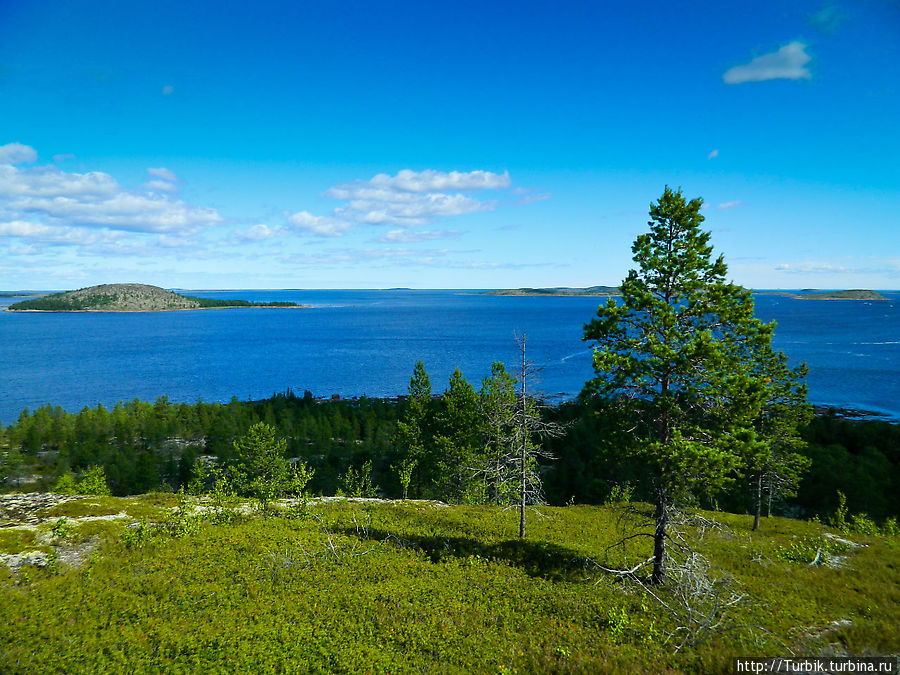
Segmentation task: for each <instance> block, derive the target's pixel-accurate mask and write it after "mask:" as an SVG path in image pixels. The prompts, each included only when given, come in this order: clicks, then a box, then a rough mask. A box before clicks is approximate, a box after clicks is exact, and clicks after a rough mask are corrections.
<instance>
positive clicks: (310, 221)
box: [287, 211, 353, 237]
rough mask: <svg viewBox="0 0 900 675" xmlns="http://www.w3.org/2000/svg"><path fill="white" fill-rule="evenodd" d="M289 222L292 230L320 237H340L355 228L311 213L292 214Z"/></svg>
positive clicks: (337, 220)
mask: <svg viewBox="0 0 900 675" xmlns="http://www.w3.org/2000/svg"><path fill="white" fill-rule="evenodd" d="M287 220H288V224H289V225H290V226H291V227H292V228H294V229H296V230H300V231H302V232H306V233H307V234H310V235H314V236H318V237H339V236H341V235H342V234H343V233H344V232H346V231H347V230H349V229H350V228H351V227H353V225H352V223H348V222H347V221H345V220H341V219H339V218H330V217H328V216H314V215H313V214H311V213H310V212H309V211H299V212H297V213H294V214H291V215H290V216H288V219H287Z"/></svg>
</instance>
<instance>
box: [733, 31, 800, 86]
mask: <svg viewBox="0 0 900 675" xmlns="http://www.w3.org/2000/svg"><path fill="white" fill-rule="evenodd" d="M811 60H812V57H810V56H809V55H808V54H807V53H806V45H805V44H804V43H802V42H797V41H795V42H790V43H788V44H786V45H785V46H784V47H781V48H780V49H779V50H778V51H777V52H772V53H771V54H763V55H762V56H757V57H756V58H755V59H753V60H752V61H750V63H747V64H745V65H741V66H734V67H733V68H730V69H728V70H727V71H726V72H725V74H724V75H723V76H722V80H723V81H724V82H725V83H726V84H741V83H743V82H765V81H766V80H808V79H810V78H811V77H812V74H811V73H810V72H809V70H808V69H807V68H806V64H807V63H809V62H810V61H811Z"/></svg>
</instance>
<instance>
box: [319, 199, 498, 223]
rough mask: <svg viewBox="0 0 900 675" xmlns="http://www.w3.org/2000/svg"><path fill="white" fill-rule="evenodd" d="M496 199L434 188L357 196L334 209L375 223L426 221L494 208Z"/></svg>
mask: <svg viewBox="0 0 900 675" xmlns="http://www.w3.org/2000/svg"><path fill="white" fill-rule="evenodd" d="M495 204H496V202H482V201H480V200H478V199H474V198H472V197H467V196H465V195H461V194H454V195H448V194H444V193H440V192H433V193H429V194H422V195H411V194H406V193H398V194H396V195H395V198H388V197H385V199H382V200H375V199H355V200H352V201H350V202H349V203H348V204H347V206H343V207H340V208H338V209H335V214H336V215H338V216H339V217H342V218H346V219H349V220H353V221H356V222H360V223H369V224H372V225H384V224H388V225H401V226H404V227H415V226H416V225H425V224H427V223H429V222H431V221H432V220H433V219H434V218H436V217H438V216H460V215H464V214H467V213H476V212H479V211H491V210H493V208H494V206H495Z"/></svg>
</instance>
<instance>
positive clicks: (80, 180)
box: [0, 165, 222, 232]
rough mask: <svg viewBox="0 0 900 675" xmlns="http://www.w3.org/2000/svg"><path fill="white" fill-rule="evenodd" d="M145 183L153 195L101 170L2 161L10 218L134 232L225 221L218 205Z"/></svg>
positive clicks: (4, 206)
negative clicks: (194, 203) (199, 203)
mask: <svg viewBox="0 0 900 675" xmlns="http://www.w3.org/2000/svg"><path fill="white" fill-rule="evenodd" d="M164 171H168V170H164ZM169 174H171V172H169ZM151 175H153V174H151ZM171 175H172V176H174V174H171ZM144 187H145V188H146V189H151V190H154V193H151V194H146V193H137V192H133V191H131V190H127V189H125V188H123V187H122V186H121V185H119V184H118V182H116V180H115V179H114V178H113V177H112V176H110V175H109V174H106V173H103V172H100V171H91V172H88V173H72V172H66V171H61V170H60V169H58V168H57V167H54V166H44V167H34V168H27V169H19V168H17V167H14V166H11V165H0V212H5V213H7V214H10V215H11V217H10V218H9V219H10V220H16V219H18V220H35V219H36V220H38V221H42V222H44V224H46V225H55V226H71V225H77V226H83V227H88V228H107V229H111V230H127V231H135V232H178V231H195V230H198V229H201V228H205V227H209V226H211V225H215V224H216V223H219V222H221V220H222V218H221V217H220V216H219V214H218V213H217V212H216V210H215V209H211V208H202V207H196V206H191V205H189V204H186V203H184V202H183V201H181V200H178V199H174V198H172V197H170V196H168V195H165V194H159V192H167V191H170V190H171V189H172V188H173V186H172V185H171V183H169V182H167V181H161V180H157V181H151V182H150V183H148V184H146V185H145V186H144Z"/></svg>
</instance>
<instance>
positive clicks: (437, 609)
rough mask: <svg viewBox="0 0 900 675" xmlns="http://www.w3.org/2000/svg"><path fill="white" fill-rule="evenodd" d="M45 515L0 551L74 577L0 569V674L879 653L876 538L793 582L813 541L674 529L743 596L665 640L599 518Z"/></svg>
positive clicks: (898, 647) (888, 605)
mask: <svg viewBox="0 0 900 675" xmlns="http://www.w3.org/2000/svg"><path fill="white" fill-rule="evenodd" d="M89 504H95V505H96V506H93V507H90V506H88V505H89ZM92 509H94V511H92ZM173 509H175V510H173ZM50 511H51V512H48V513H47V514H45V516H46V518H47V520H46V521H45V522H44V523H42V524H40V525H38V529H37V530H17V529H7V530H5V531H0V535H2V536H0V553H21V552H22V551H25V550H37V549H41V550H46V548H47V544H46V543H45V544H44V545H42V546H37V545H36V542H37V539H36V537H37V538H38V539H42V540H43V541H45V542H50V545H54V544H61V543H63V542H65V544H66V545H69V546H72V545H75V543H77V542H81V541H89V540H90V541H93V542H96V547H95V548H94V549H93V553H92V554H91V555H90V557H89V558H87V560H86V561H85V562H82V563H81V564H80V566H77V567H73V566H69V565H66V564H51V565H48V566H46V567H43V568H36V567H23V568H22V569H21V570H20V571H19V572H17V573H16V574H12V573H8V572H6V571H5V570H3V569H0V615H2V616H3V618H4V624H5V626H4V628H3V629H2V630H0V672H4V673H98V672H107V673H161V672H163V673H207V672H210V673H216V672H223V673H224V672H230V673H243V672H248V673H249V672H253V673H269V672H271V673H298V672H321V673H332V672H350V673H356V672H365V673H406V672H410V673H421V672H432V673H457V672H471V673H512V672H518V673H555V672H558V673H565V672H610V673H648V672H649V673H665V672H689V673H730V672H732V661H731V659H732V658H733V657H735V656H739V655H740V656H750V655H769V656H772V655H784V656H786V655H789V654H798V655H813V654H824V653H829V654H835V653H838V654H844V653H847V654H855V655H871V654H896V653H897V652H898V651H900V634H898V631H900V629H898V627H900V563H898V562H897V561H898V553H900V550H898V549H900V545H898V540H897V539H896V538H866V537H861V536H858V535H853V536H852V537H850V538H851V539H852V540H853V541H854V542H855V543H860V544H865V545H866V546H864V547H859V548H848V547H844V549H840V551H841V552H840V556H838V554H837V553H831V554H829V558H830V560H831V561H832V562H834V563H835V564H837V565H839V566H835V567H831V566H827V565H822V566H812V567H811V566H809V565H808V564H807V563H806V562H802V561H800V558H802V557H803V555H802V553H803V551H804V550H806V549H809V548H810V547H812V548H813V549H815V548H816V547H817V545H818V543H821V542H823V541H824V540H823V539H821V535H822V534H823V533H824V532H825V531H826V528H824V527H823V526H821V525H819V524H816V523H807V522H801V521H795V520H786V519H778V518H773V519H766V520H764V522H763V525H762V528H761V531H759V532H754V533H751V532H750V530H749V526H750V525H751V519H750V518H749V517H747V516H736V515H731V514H725V513H712V512H704V513H702V514H701V515H703V516H704V517H705V518H708V519H711V520H715V521H717V522H718V523H720V524H722V525H723V526H724V527H723V528H721V529H719V528H711V527H709V526H708V524H707V526H705V527H704V526H703V523H692V524H689V525H685V526H683V528H682V529H683V530H684V532H685V535H686V541H687V542H688V543H689V544H690V545H691V547H692V548H693V549H695V550H696V551H698V552H700V553H702V554H703V555H704V556H705V557H706V558H707V559H708V560H709V563H710V570H711V572H710V574H711V576H712V577H713V578H714V580H718V581H723V582H727V583H723V584H722V586H721V589H722V593H723V595H722V596H721V597H722V599H723V600H725V599H726V598H732V597H737V596H740V597H742V598H743V599H742V601H741V602H740V603H739V604H737V605H735V606H734V608H733V609H731V610H730V613H729V612H725V613H724V614H723V615H721V616H719V615H717V616H716V617H715V621H714V623H716V624H717V627H716V628H715V629H714V630H712V631H708V632H704V631H703V630H699V629H698V630H696V631H694V632H693V633H691V635H690V639H689V640H685V637H686V636H687V632H686V631H685V630H683V629H684V628H685V626H684V625H682V624H683V623H684V612H681V613H680V614H679V617H680V618H676V616H675V615H674V614H673V613H671V612H669V611H667V610H666V609H665V608H664V607H663V606H662V605H661V604H660V600H661V601H663V602H666V603H667V604H668V605H669V606H670V607H677V606H678V597H677V593H675V591H674V590H673V589H663V590H662V591H660V590H658V589H653V593H654V594H656V595H658V598H656V597H653V596H652V595H651V594H650V593H648V592H647V591H646V590H645V589H644V588H643V587H642V586H641V585H640V584H639V583H637V582H635V581H627V580H622V579H620V578H618V577H616V575H612V574H609V573H607V572H603V571H602V570H601V569H599V567H598V565H601V566H604V567H609V568H613V567H615V568H621V567H624V566H626V565H627V566H634V565H635V564H637V562H639V561H640V560H642V559H644V558H646V557H647V555H648V554H649V542H648V541H645V540H646V538H645V537H637V538H634V539H631V540H629V541H628V542H627V544H626V546H625V547H624V548H623V547H622V546H614V547H612V548H609V547H610V546H611V545H612V544H614V543H615V542H617V541H619V540H620V539H621V538H622V537H623V535H627V534H629V533H631V532H632V531H633V530H631V529H630V527H629V526H627V525H626V523H627V522H628V518H626V517H625V516H624V515H623V511H622V510H620V509H616V508H613V507H582V506H573V507H565V508H541V509H540V510H539V512H538V513H532V514H530V516H529V525H528V527H529V531H528V538H527V539H526V540H525V541H519V540H517V539H516V536H515V535H516V533H517V521H516V515H515V513H514V512H512V511H503V510H501V509H498V508H495V507H465V506H458V507H457V506H453V507H446V506H440V505H434V504H426V503H416V502H393V503H374V502H373V503H340V502H338V503H329V504H316V505H309V506H307V507H301V508H293V509H291V510H283V511H281V512H279V513H277V514H275V515H272V514H269V515H265V516H263V515H260V514H258V513H256V514H252V515H238V516H235V517H233V518H231V517H223V516H222V514H219V515H218V516H216V514H215V513H210V514H207V515H206V516H204V517H202V518H201V517H199V516H195V515H191V511H190V509H187V508H185V509H179V508H178V499H177V497H174V496H171V495H146V496H143V497H139V498H129V499H117V498H110V497H103V498H96V497H90V498H85V499H84V500H79V501H74V502H69V503H66V504H62V505H60V506H59V507H54V508H53V509H51V510H50ZM123 512H124V513H126V514H129V517H127V518H117V519H114V520H95V521H91V520H86V521H79V520H78V519H79V518H82V517H84V516H90V515H114V514H120V513H123ZM226 515H227V514H226ZM60 518H66V520H65V521H63V523H64V524H63V525H57V523H58V522H59V519H60ZM54 526H55V529H54ZM73 542H74V543H73ZM836 550H837V549H836ZM792 551H800V552H801V554H798V555H795V554H794V553H791V552H792ZM708 606H709V605H703V603H702V602H700V603H698V605H697V607H696V608H695V609H696V611H700V612H702V611H703V609H704V607H707V608H708ZM682 644H683V646H681V645H682ZM679 646H681V648H680V649H677V648H678V647H679Z"/></svg>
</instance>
